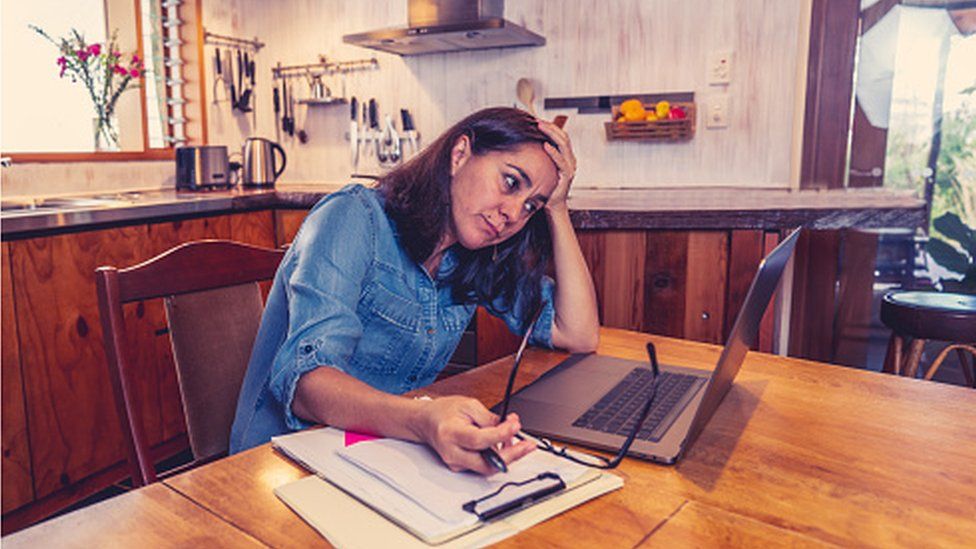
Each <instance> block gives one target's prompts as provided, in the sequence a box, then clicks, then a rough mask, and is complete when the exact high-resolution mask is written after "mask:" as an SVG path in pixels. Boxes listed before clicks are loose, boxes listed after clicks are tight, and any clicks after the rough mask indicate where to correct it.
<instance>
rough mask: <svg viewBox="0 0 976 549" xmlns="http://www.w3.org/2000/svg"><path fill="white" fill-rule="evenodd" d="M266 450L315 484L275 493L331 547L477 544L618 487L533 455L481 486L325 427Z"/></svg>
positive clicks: (413, 452) (385, 443)
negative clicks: (282, 456) (291, 461)
mask: <svg viewBox="0 0 976 549" xmlns="http://www.w3.org/2000/svg"><path fill="white" fill-rule="evenodd" d="M272 443H273V445H274V447H275V448H277V449H278V450H279V451H281V452H283V453H284V454H286V455H288V456H289V457H291V458H292V459H294V460H295V461H298V462H299V463H301V464H302V465H303V466H304V467H305V468H307V469H309V470H310V471H312V472H313V473H315V474H316V475H317V476H318V477H321V478H316V477H309V478H305V479H301V480H299V481H295V482H292V483H289V484H286V485H284V486H281V487H279V488H277V489H275V494H277V495H278V497H279V498H280V499H282V501H284V502H285V503H286V504H288V506H289V507H291V508H292V509H293V510H294V511H295V512H297V513H298V514H299V515H300V516H302V518H304V519H305V520H306V521H307V522H309V523H310V524H311V525H312V526H313V527H315V528H316V529H317V530H318V531H319V532H320V533H322V535H324V536H325V537H326V538H327V539H328V540H329V541H330V542H332V543H334V544H336V545H338V546H370V545H373V546H375V543H380V542H381V543H385V544H389V543H390V542H395V543H397V546H398V547H400V546H409V545H423V543H421V540H423V542H425V543H428V544H441V543H444V542H446V541H449V540H453V542H452V543H450V544H448V545H450V546H453V545H459V546H462V545H463V546H472V545H483V544H486V543H491V542H494V541H498V540H499V539H503V538H505V537H508V536H510V535H513V534H515V533H517V532H519V531H521V530H523V529H525V528H528V527H529V526H532V525H533V524H536V523H538V522H541V521H542V520H545V519H547V518H549V517H552V516H554V515H557V514H559V513H561V512H563V511H565V510H566V509H569V508H571V507H573V506H576V505H579V504H580V503H583V502H585V501H587V500H589V499H592V498H594V497H597V496H599V495H601V494H604V493H606V492H609V491H611V490H614V489H617V488H619V487H621V486H622V485H623V481H622V480H621V479H620V478H619V477H617V476H615V475H611V474H609V473H602V472H600V471H597V470H594V469H589V468H586V467H582V466H579V465H576V464H573V463H571V462H569V461H567V460H564V459H561V458H558V457H556V456H553V455H551V454H548V453H545V452H540V451H537V452H533V453H531V454H529V455H528V456H526V457H525V458H523V459H521V460H519V461H518V462H516V463H513V464H512V465H511V466H510V468H509V472H508V473H498V474H495V475H492V476H490V477H482V476H480V475H477V474H474V473H454V472H451V471H450V470H449V469H448V468H447V467H445V466H444V464H443V463H442V462H441V460H440V458H439V457H438V456H437V455H436V454H435V453H434V452H433V451H432V450H431V449H430V448H428V447H427V446H424V445H421V444H414V443H411V442H405V441H401V440H394V439H374V440H363V439H362V438H361V437H358V436H356V435H354V434H353V433H346V432H344V431H341V430H338V429H332V428H324V429H317V430H312V431H303V432H299V433H295V434H291V435H285V436H281V437H275V438H274V439H272ZM322 479H325V480H327V481H329V482H328V483H327V482H324V481H323V480H322ZM330 483H331V485H330ZM332 485H334V486H332ZM336 488H339V489H340V490H337V489H336ZM357 500H358V501H357ZM363 504H365V506H364V505H363ZM366 506H368V507H366ZM371 509H372V510H371ZM377 513H378V514H377ZM381 515H382V516H381ZM384 517H385V518H384ZM407 532H410V534H413V536H416V538H414V537H413V536H411V535H410V534H408V533H407ZM417 538H419V539H417Z"/></svg>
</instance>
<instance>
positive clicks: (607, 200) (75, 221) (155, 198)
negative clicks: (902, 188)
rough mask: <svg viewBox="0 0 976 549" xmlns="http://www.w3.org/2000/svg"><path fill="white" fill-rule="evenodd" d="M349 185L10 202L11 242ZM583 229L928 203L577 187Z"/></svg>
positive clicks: (808, 222)
mask: <svg viewBox="0 0 976 549" xmlns="http://www.w3.org/2000/svg"><path fill="white" fill-rule="evenodd" d="M342 186H343V184H325V183H323V184H301V185H287V184H285V185H278V186H277V187H276V188H273V189H271V188H268V189H261V188H256V189H242V188H236V189H233V190H226V191H224V190H221V191H208V192H187V191H179V192H177V191H175V190H158V189H155V190H149V191H133V192H125V193H116V194H101V195H86V196H75V197H56V198H48V199H35V200H23V199H22V200H9V201H7V200H5V201H4V210H3V213H2V214H0V221H2V225H0V229H2V235H3V239H4V240H9V239H17V238H26V237H30V236H39V235H47V234H54V233H59V232H67V231H77V230H85V229H91V228H100V227H106V226H117V225H124V224H128V223H142V222H146V221H150V220H161V219H173V218H180V217H194V216H201V215H216V214H218V213H226V212H233V211H249V210H261V209H269V208H284V209H307V208H311V207H312V206H313V205H314V204H315V203H316V202H318V200H319V199H321V198H322V197H323V196H325V195H327V194H328V193H330V192H334V191H335V190H337V189H339V188H341V187H342ZM569 205H570V210H571V215H572V219H573V225H574V226H575V227H577V228H578V229H784V228H789V227H796V226H805V227H808V228H814V229H839V228H845V227H859V228H879V227H908V228H914V227H917V226H921V225H923V224H924V223H925V203H924V202H923V201H922V200H920V199H918V198H915V197H913V196H911V195H908V194H905V193H897V192H892V191H887V190H882V189H863V190H862V189H857V190H841V191H789V190H782V189H775V190H769V189H734V188H707V187H706V188H702V187H697V188H659V189H586V188H580V189H574V190H573V194H572V196H571V197H570V201H569Z"/></svg>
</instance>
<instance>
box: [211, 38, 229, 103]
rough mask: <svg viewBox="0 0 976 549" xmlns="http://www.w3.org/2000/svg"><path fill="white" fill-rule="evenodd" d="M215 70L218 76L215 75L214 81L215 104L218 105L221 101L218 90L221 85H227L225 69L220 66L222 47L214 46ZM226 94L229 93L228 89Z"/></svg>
mask: <svg viewBox="0 0 976 549" xmlns="http://www.w3.org/2000/svg"><path fill="white" fill-rule="evenodd" d="M214 72H215V73H216V76H215V77H214V83H213V104H214V105H217V104H219V103H220V101H219V100H218V99H217V92H218V91H220V86H221V85H227V82H225V81H224V71H223V70H222V69H221V66H220V48H214ZM224 95H225V96H226V95H227V92H226V91H225V92H224Z"/></svg>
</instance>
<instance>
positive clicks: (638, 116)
mask: <svg viewBox="0 0 976 549" xmlns="http://www.w3.org/2000/svg"><path fill="white" fill-rule="evenodd" d="M645 116H647V111H645V110H644V107H640V110H636V109H631V110H629V111H627V112H625V113H624V119H625V120H627V122H639V121H642V120H644V117H645Z"/></svg>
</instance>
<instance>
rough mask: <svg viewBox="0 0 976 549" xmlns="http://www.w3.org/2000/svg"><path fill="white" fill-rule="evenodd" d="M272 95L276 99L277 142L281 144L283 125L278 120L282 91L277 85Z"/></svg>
mask: <svg viewBox="0 0 976 549" xmlns="http://www.w3.org/2000/svg"><path fill="white" fill-rule="evenodd" d="M272 95H273V98H274V125H275V141H277V142H279V143H280V142H281V125H280V124H281V120H280V119H279V118H278V115H280V114H281V91H280V90H279V89H278V86H277V85H275V87H274V89H273V90H272Z"/></svg>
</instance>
